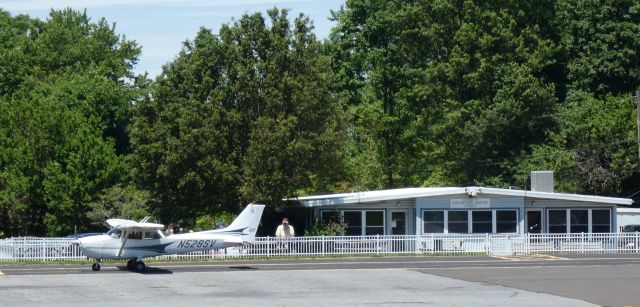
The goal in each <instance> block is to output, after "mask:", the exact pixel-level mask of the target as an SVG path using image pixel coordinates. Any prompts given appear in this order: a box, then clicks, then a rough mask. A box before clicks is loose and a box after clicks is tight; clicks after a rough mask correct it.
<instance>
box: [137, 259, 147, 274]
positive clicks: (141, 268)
mask: <svg viewBox="0 0 640 307" xmlns="http://www.w3.org/2000/svg"><path fill="white" fill-rule="evenodd" d="M146 267H147V266H146V265H145V264H144V262H142V261H137V262H136V271H138V272H142V271H144V269H145V268H146Z"/></svg>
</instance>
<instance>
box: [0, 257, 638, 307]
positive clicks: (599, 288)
mask: <svg viewBox="0 0 640 307" xmlns="http://www.w3.org/2000/svg"><path fill="white" fill-rule="evenodd" d="M147 266H148V267H147V270H146V271H145V272H144V273H136V272H130V271H128V270H127V269H126V265H125V264H124V263H115V262H114V263H103V265H102V270H101V271H100V272H93V271H91V266H90V265H89V264H84V265H78V264H66V265H65V264H63V265H0V272H1V273H0V306H18V305H19V306H43V305H47V306H69V305H72V306H80V305H83V306H84V305H97V306H148V305H161V306H187V305H191V306H193V305H195V304H198V305H201V304H206V305H221V306H253V305H263V306H347V305H348V306H370V305H374V306H514V305H516V306H640V291H639V289H638V287H639V286H640V255H623V254H615V255H532V256H522V257H427V256H418V257H369V258H318V259H270V260H242V261H238V260H234V261H230V260H225V261H206V262H165V263H162V262H147Z"/></svg>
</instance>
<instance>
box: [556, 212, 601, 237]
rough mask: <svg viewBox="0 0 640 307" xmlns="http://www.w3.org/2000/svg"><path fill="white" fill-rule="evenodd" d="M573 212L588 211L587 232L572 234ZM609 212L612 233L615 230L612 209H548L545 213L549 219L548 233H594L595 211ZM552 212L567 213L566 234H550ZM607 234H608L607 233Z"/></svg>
mask: <svg viewBox="0 0 640 307" xmlns="http://www.w3.org/2000/svg"><path fill="white" fill-rule="evenodd" d="M572 210H586V211H587V221H588V222H587V232H572V231H571V226H572V221H571V211H572ZM594 210H595V211H608V212H609V231H608V232H611V230H612V229H613V210H612V208H610V207H607V208H593V207H575V208H547V209H546V210H545V211H546V212H545V218H546V219H547V223H546V224H547V226H546V231H547V233H561V234H562V233H564V234H571V233H594V232H593V226H594V223H593V211H594ZM551 211H565V231H564V232H550V231H549V228H550V227H551V224H550V220H549V214H550V212H551ZM578 225H582V224H578ZM595 225H596V226H604V225H605V224H595ZM595 233H603V232H595ZM605 233H607V232H605Z"/></svg>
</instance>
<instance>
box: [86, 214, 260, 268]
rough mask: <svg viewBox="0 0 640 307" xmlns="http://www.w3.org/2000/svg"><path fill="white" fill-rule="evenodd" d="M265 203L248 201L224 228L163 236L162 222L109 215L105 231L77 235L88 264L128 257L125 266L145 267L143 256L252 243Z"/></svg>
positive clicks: (95, 266) (96, 266)
mask: <svg viewBox="0 0 640 307" xmlns="http://www.w3.org/2000/svg"><path fill="white" fill-rule="evenodd" d="M264 207H265V206H264V205H258V204H249V205H247V207H246V208H245V209H244V210H243V211H242V212H241V213H240V215H239V216H238V217H237V218H236V219H235V220H234V221H233V222H232V223H231V225H229V226H228V227H226V228H223V229H216V230H206V231H200V232H191V233H184V234H173V235H169V236H165V235H164V234H163V233H162V230H163V229H164V225H162V224H156V223H149V222H147V220H148V218H145V219H143V220H142V221H140V222H136V221H132V220H124V219H108V220H107V224H108V225H109V226H111V230H109V231H108V232H107V233H106V234H103V235H96V236H89V237H84V238H80V239H78V240H77V241H76V242H74V243H76V244H78V245H79V246H80V249H81V250H82V253H83V254H84V255H85V256H87V257H88V258H93V259H95V260H96V262H95V263H94V264H93V265H92V266H91V269H92V270H94V271H100V261H101V260H103V259H129V261H128V262H127V268H128V269H129V270H131V271H133V270H136V271H139V272H141V271H144V270H145V268H146V265H145V263H144V262H143V261H142V260H143V258H146V257H155V256H159V255H170V254H179V253H187V252H194V251H203V250H210V249H219V248H227V247H231V246H242V245H243V244H244V243H254V242H255V236H256V231H257V229H258V224H260V218H261V217H262V211H263V210H264Z"/></svg>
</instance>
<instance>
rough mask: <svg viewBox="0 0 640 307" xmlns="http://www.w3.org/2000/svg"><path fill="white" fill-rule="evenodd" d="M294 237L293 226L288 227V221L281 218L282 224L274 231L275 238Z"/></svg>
mask: <svg viewBox="0 0 640 307" xmlns="http://www.w3.org/2000/svg"><path fill="white" fill-rule="evenodd" d="M295 235H296V233H295V231H294V230H293V226H291V225H289V219H288V218H286V217H285V218H283V219H282V224H280V225H278V228H277V229H276V237H277V238H288V237H293V236H295Z"/></svg>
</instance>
